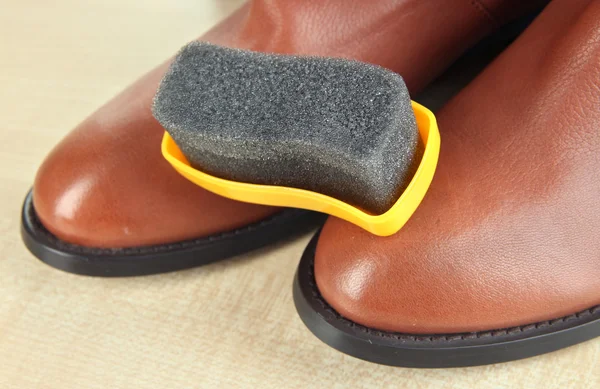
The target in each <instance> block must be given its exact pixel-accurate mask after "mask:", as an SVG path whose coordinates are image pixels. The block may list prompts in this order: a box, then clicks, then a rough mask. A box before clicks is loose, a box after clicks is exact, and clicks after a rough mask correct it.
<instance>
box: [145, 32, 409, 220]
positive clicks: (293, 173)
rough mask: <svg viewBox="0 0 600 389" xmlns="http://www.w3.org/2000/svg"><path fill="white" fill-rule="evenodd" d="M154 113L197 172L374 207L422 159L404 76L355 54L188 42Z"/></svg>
mask: <svg viewBox="0 0 600 389" xmlns="http://www.w3.org/2000/svg"><path fill="white" fill-rule="evenodd" d="M152 111H153V114H154V116H155V117H156V119H157V120H158V121H159V122H160V123H161V124H162V126H163V127H164V128H165V129H166V130H167V131H168V132H169V134H170V135H171V137H172V138H173V140H174V141H175V143H176V144H177V145H178V146H179V148H180V149H181V151H182V152H183V154H184V155H185V156H186V157H187V159H188V160H189V161H190V163H191V164H192V166H193V167H195V168H196V169H199V170H201V171H203V172H206V173H208V174H211V175H214V176H217V177H221V178H225V179H229V180H234V181H239V182H246V183H254V184H267V185H280V186H287V187H295V188H302V189H308V190H311V191H314V192H318V193H322V194H325V195H328V196H332V197H334V198H337V199H339V200H342V201H345V202H347V203H349V204H352V205H355V206H357V207H360V208H362V209H363V210H365V211H368V212H370V213H374V214H380V213H383V212H385V211H387V210H388V209H389V208H390V207H391V206H392V205H393V204H394V203H395V201H396V200H397V199H398V197H399V196H400V194H401V192H402V191H403V190H404V189H405V187H406V185H407V184H408V182H410V179H411V178H412V176H413V174H414V170H415V166H416V165H418V161H415V160H416V159H418V157H420V156H419V155H418V154H419V149H420V148H419V147H418V145H419V143H420V142H419V133H418V130H417V125H416V121H415V116H414V112H413V110H412V106H411V101H410V96H409V94H408V90H407V88H406V85H405V84H404V81H403V80H402V77H400V76H399V75H398V74H395V73H393V72H391V71H389V70H386V69H384V68H381V67H378V66H375V65H370V64H366V63H362V62H358V61H352V60H346V59H336V58H320V57H307V56H290V55H276V54H265V53H257V52H252V51H246V50H239V49H230V48H225V47H220V46H215V45H212V44H207V43H201V42H194V43H191V44H189V45H187V46H185V47H184V48H183V49H182V50H181V51H180V52H179V54H178V55H177V57H176V59H175V61H174V62H173V64H172V65H171V67H170V69H169V70H168V71H167V73H166V75H165V77H164V79H163V80H162V82H161V84H160V87H159V89H158V92H157V94H156V96H155V99H154V104H153V107H152Z"/></svg>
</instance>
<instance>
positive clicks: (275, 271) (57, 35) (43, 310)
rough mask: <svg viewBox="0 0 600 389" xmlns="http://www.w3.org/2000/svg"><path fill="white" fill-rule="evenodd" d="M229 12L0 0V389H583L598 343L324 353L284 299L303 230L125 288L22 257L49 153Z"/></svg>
mask: <svg viewBox="0 0 600 389" xmlns="http://www.w3.org/2000/svg"><path fill="white" fill-rule="evenodd" d="M239 4H240V1H239V0H227V1H224V0H210V1H209V0H54V1H47V0H0V118H2V124H1V125H0V128H1V131H0V158H1V162H2V163H1V164H0V196H1V201H0V233H1V234H0V388H1V389H4V388H19V389H21V388H61V389H66V388H78V389H79V388H132V389H135V388H191V387H206V388H217V387H219V388H220V387H233V388H235V387H240V388H253V387H256V388H295V387H297V388H312V387H322V388H346V387H373V388H375V387H385V388H389V387H399V388H437V387H442V388H510V389H514V388H521V387H522V388H544V389H550V388H557V389H558V388H560V389H565V388H581V387H594V386H595V387H598V386H599V384H600V367H599V366H598V362H599V361H600V340H594V341H590V342H587V343H585V344H581V345H578V346H574V347H571V348H569V349H566V350H562V351H559V352H555V353H552V354H549V355H544V356H541V357H537V358H531V359H528V360H523V361H516V362H512V363H506V364H500V365H493V366H483V367H475V368H462V369H446V370H417V369H402V368H391V367H385V366H378V365H375V364H371V363H367V362H363V361H359V360H357V359H354V358H351V357H348V356H346V355H343V354H341V353H338V352H336V351H334V350H333V349H330V348H329V347H327V346H326V345H324V344H322V343H321V342H320V341H318V340H317V339H316V338H315V337H314V336H313V335H312V334H310V333H309V332H308V330H307V329H306V328H305V327H304V326H303V324H302V322H301V321H300V319H299V318H298V317H297V315H296V311H295V309H294V306H293V302H292V295H291V284H292V276H293V274H294V271H295V269H296V264H297V262H298V260H299V258H300V254H301V253H302V250H303V248H304V246H305V245H306V243H307V241H308V238H309V236H308V235H307V236H304V237H302V238H300V239H297V240H295V241H292V242H287V243H285V244H279V245H277V246H275V247H272V248H269V249H266V250H262V251H259V252H256V253H253V254H251V255H246V256H243V257H239V258H236V259H234V260H229V261H226V262H223V263H219V264H215V265H211V266H207V267H203V268H199V269H194V270H189V271H183V272H178V273H173V274H166V275H158V276H150V277H140V278H128V279H98V278H88V277H81V276H75V275H70V274H67V273H63V272H60V271H57V270H54V269H52V268H50V267H48V266H46V265H44V264H42V263H41V262H39V261H38V260H36V259H35V258H34V257H33V256H32V255H30V254H29V253H28V252H27V251H26V250H25V248H24V246H23V244H22V243H21V239H20V236H19V224H20V207H21V202H22V200H23V197H24V195H25V193H26V191H27V190H28V189H29V187H30V185H31V183H32V180H33V177H34V174H35V172H36V169H37V167H38V166H39V164H40V162H41V161H42V159H43V158H44V156H45V155H46V154H47V153H48V152H49V151H50V149H51V148H52V146H53V145H54V144H56V143H57V142H58V141H59V140H60V139H61V138H62V137H63V136H64V135H65V134H66V133H67V132H68V131H69V130H70V129H71V128H73V126H75V125H76V124H77V123H78V122H79V121H81V120H82V119H84V118H85V117H86V116H87V115H88V114H89V113H91V112H92V111H93V110H95V109H96V108H97V107H98V106H99V105H101V104H102V103H104V102H105V101H106V100H108V99H109V98H110V97H112V96H113V95H115V94H116V93H117V92H119V91H120V90H121V89H122V88H123V87H125V86H126V85H127V84H128V83H130V82H131V81H133V80H134V79H135V78H137V77H138V76H140V75H141V74H142V73H144V72H146V71H148V70H150V69H151V68H152V67H154V66H155V65H157V64H158V63H160V62H162V61H163V60H165V59H166V58H167V57H168V56H170V55H171V54H172V53H173V52H175V51H176V50H177V49H178V48H179V47H180V46H181V45H183V44H184V43H185V42H187V41H189V40H191V39H193V38H195V37H197V36H198V35H200V34H201V33H202V32H203V31H205V30H206V29H208V28H209V27H210V26H211V25H213V24H214V23H216V22H217V21H218V20H219V19H221V18H223V17H224V16H225V15H227V14H228V13H229V12H231V11H232V10H233V9H235V8H236V7H237V6H239ZM594 383H595V385H594Z"/></svg>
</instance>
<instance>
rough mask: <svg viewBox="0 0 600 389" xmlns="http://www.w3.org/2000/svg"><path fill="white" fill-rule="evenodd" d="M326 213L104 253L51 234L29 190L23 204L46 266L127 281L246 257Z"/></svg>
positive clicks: (32, 247) (287, 215)
mask: <svg viewBox="0 0 600 389" xmlns="http://www.w3.org/2000/svg"><path fill="white" fill-rule="evenodd" d="M324 221H325V215H323V214H319V213H315V212H308V211H304V210H298V209H286V210H283V211H281V212H279V213H277V214H276V215H273V216H271V217H269V218H267V219H265V220H262V221H260V222H257V223H254V224H251V225H248V226H245V227H242V228H239V229H237V230H233V231H229V232H225V233H221V234H218V235H212V236H208V237H204V238H201V239H196V240H188V241H183V242H177V243H170V244H164V245H154V246H144V247H132V248H120V249H101V248H90V247H84V246H77V245H73V244H70V243H67V242H64V241H61V240H60V239H58V238H57V237H56V236H54V235H53V234H52V233H50V232H49V231H48V230H47V229H46V228H45V227H44V226H43V225H42V223H41V222H40V220H39V219H38V217H37V215H36V213H35V209H34V208H33V202H32V194H31V191H30V192H29V193H28V194H27V197H26V198H25V202H24V204H23V211H22V217H21V237H22V238H23V242H24V243H25V246H27V248H28V249H29V251H30V252H31V253H32V254H33V255H35V256H36V257H37V258H38V259H40V260H41V261H42V262H45V263H47V264H48V265H50V266H52V267H55V268H57V269H60V270H64V271H66V272H69V273H75V274H82V275H88V276H99V277H128V276H141V275H149V274H157V273H165V272H171V271H176V270H182V269H188V268H192V267H196V266H201V265H206V264H209V263H212V262H215V261H219V260H222V259H226V258H230V257H233V256H235V255H239V254H244V253H247V252H250V251H252V250H255V249H258V248H261V247H264V246H266V245H269V244H272V243H275V242H277V241H280V240H283V239H286V238H289V237H291V236H293V235H296V234H300V233H303V232H308V231H309V230H310V229H312V228H315V227H317V226H319V225H320V224H322V223H323V222H324Z"/></svg>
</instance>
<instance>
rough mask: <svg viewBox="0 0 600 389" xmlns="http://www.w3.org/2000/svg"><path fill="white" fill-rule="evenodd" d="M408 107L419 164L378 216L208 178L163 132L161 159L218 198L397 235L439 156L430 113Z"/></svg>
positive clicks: (329, 200)
mask: <svg viewBox="0 0 600 389" xmlns="http://www.w3.org/2000/svg"><path fill="white" fill-rule="evenodd" d="M412 106H413V110H414V112H415V117H416V119H417V126H418V128H419V133H420V135H421V139H422V141H423V144H424V145H425V150H424V152H423V157H422V159H421V163H420V165H419V167H418V169H417V171H416V173H415V175H414V177H413V178H412V180H411V182H410V183H409V184H408V186H407V187H406V190H405V191H404V192H403V193H402V195H401V196H400V198H398V201H396V203H395V204H394V205H393V206H392V207H391V208H390V209H389V210H388V211H386V212H385V213H382V214H381V215H372V214H369V213H366V212H365V211H363V210H361V209H359V208H357V207H355V206H353V205H350V204H348V203H345V202H343V201H341V200H338V199H335V198H333V197H330V196H326V195H323V194H320V193H316V192H311V191H309V190H305V189H297V188H289V187H283V186H271V185H257V184H248V183H243V182H237V181H230V180H226V179H223V178H219V177H215V176H211V175H210V174H207V173H204V172H201V171H199V170H197V169H194V168H193V167H192V166H190V163H189V162H188V161H187V159H186V158H185V157H184V155H183V154H182V153H181V150H179V147H178V146H177V145H176V144H175V142H174V141H173V139H172V138H171V136H170V135H169V134H168V133H166V132H165V134H164V136H163V140H162V147H161V149H162V154H163V157H164V158H165V159H166V160H167V161H168V162H169V163H170V164H171V165H172V166H173V167H174V168H175V170H177V171H178V172H179V173H180V174H181V175H182V176H184V177H185V178H187V179H188V180H190V181H191V182H193V183H194V184H196V185H199V186H201V187H203V188H204V189H206V190H209V191H211V192H213V193H216V194H218V195H220V196H223V197H227V198H230V199H233V200H238V201H243V202H247V203H254V204H263V205H271V206H276V207H290V208H302V209H308V210H311V211H317V212H323V213H326V214H329V215H333V216H336V217H338V218H340V219H344V220H346V221H348V222H350V223H353V224H356V225H357V226H359V227H362V228H364V229H365V230H367V231H369V232H371V233H373V234H375V235H379V236H388V235H392V234H394V233H396V232H398V230H400V229H401V228H402V227H403V226H404V224H405V223H406V222H407V221H408V219H410V217H411V216H412V215H413V213H414V212H415V210H416V209H417V207H418V206H419V204H421V201H422V200H423V198H424V197H425V193H427V190H428V189H429V186H430V185H431V181H432V179H433V175H434V173H435V169H436V167H437V162H438V157H439V154H440V133H439V130H438V127H437V122H436V120H435V116H434V114H433V113H432V112H431V111H430V110H428V109H427V108H425V107H424V106H422V105H420V104H418V103H416V102H414V101H413V102H412Z"/></svg>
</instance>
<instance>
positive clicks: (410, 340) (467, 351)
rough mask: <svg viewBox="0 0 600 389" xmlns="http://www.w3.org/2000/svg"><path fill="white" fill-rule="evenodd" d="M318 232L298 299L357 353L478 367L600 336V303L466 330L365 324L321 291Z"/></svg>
mask: <svg viewBox="0 0 600 389" xmlns="http://www.w3.org/2000/svg"><path fill="white" fill-rule="evenodd" d="M318 236H319V233H317V234H316V235H315V237H314V238H313V239H312V241H311V242H310V244H309V245H308V247H307V248H306V250H305V252H304V254H303V256H302V260H301V261H300V265H299V267H298V271H297V272H296V276H295V278H294V303H295V305H296V309H297V311H298V314H299V315H300V318H301V319H302V321H303V322H304V324H305V325H306V326H307V327H308V329H309V330H310V331H311V332H312V333H313V334H314V335H315V336H316V337H317V338H319V339H320V340H321V341H323V342H325V343H326V344H328V345H329V346H331V347H333V348H335V349H336V350H339V351H341V352H343V353H345V354H348V355H351V356H353V357H356V358H360V359H364V360H366V361H370V362H375V363H379V364H384V365H391V366H402V367H418V368H442V367H464V366H477V365H487V364H492V363H499V362H507V361H512V360H517V359H522V358H528V357H532V356H535V355H539V354H544V353H548V352H551V351H555V350H558V349H561V348H564V347H568V346H572V345H574V344H577V343H581V342H584V341H586V340H589V339H592V338H595V337H597V336H600V306H596V307H592V308H590V309H587V310H585V311H582V312H579V313H576V314H574V315H569V316H565V317H562V318H558V319H555V320H550V321H545V322H540V323H534V324H529V325H524V326H519V327H514V328H504V329H498V330H494V331H484V332H472V333H463V334H434V335H411V334H402V333H394V332H386V331H379V330H376V329H372V328H368V327H365V326H362V325H360V324H357V323H354V322H352V321H350V320H348V319H345V318H344V317H342V316H341V315H340V314H339V313H337V312H336V311H335V310H334V309H333V308H332V307H331V306H330V305H329V304H327V302H326V301H325V300H324V299H323V298H322V296H321V294H320V293H319V290H318V288H317V285H316V282H315V278H314V271H313V265H314V256H315V248H316V245H317V240H318Z"/></svg>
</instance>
